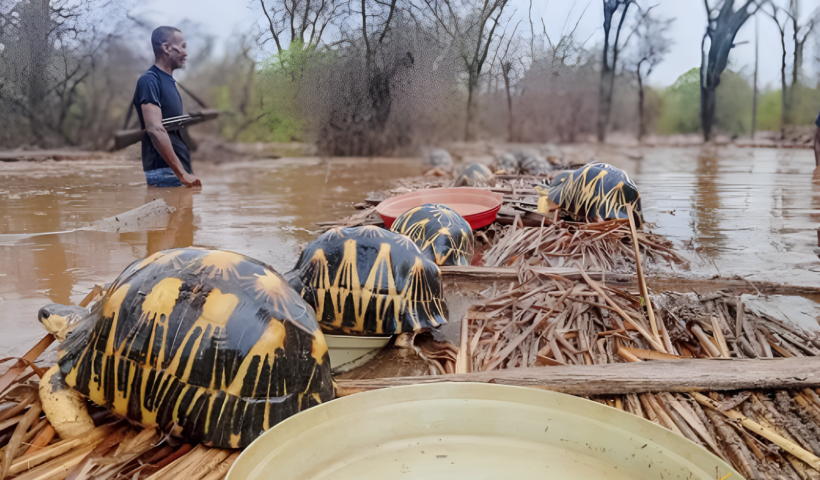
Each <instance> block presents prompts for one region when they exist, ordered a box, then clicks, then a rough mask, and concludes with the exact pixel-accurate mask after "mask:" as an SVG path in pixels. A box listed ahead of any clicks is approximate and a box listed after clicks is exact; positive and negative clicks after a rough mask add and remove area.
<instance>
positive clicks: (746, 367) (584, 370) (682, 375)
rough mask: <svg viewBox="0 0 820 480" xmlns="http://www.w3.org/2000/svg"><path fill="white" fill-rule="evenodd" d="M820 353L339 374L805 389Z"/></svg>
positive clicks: (594, 391) (616, 386)
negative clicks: (446, 372) (471, 370)
mask: <svg viewBox="0 0 820 480" xmlns="http://www.w3.org/2000/svg"><path fill="white" fill-rule="evenodd" d="M819 370H820V357H792V358H784V359H777V360H741V359H732V360H731V361H726V360H706V359H694V360H689V359H686V360H672V361H643V362H635V363H611V364H599V365H566V366H554V367H530V368H510V369H504V370H493V371H490V372H475V373H461V374H451V375H437V376H424V377H394V378H379V379H360V380H352V379H351V380H345V379H339V380H338V384H339V389H338V390H337V396H345V395H350V394H353V393H358V392H363V391H367V390H377V389H380V388H387V387H396V386H401V385H416V384H432V383H441V382H479V383H495V384H501V385H515V386H522V387H533V388H539V389H542V390H552V391H555V392H563V393H569V394H571V395H620V394H624V393H647V392H699V391H700V392H702V391H713V392H720V391H731V390H747V389H800V388H816V387H818V386H820V374H819V373H818V371H819Z"/></svg>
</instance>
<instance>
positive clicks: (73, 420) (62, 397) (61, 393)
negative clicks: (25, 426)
mask: <svg viewBox="0 0 820 480" xmlns="http://www.w3.org/2000/svg"><path fill="white" fill-rule="evenodd" d="M40 402H41V403H42V404H43V411H44V412H45V413H46V418H48V421H49V422H51V425H52V426H53V427H54V430H55V431H56V432H57V434H58V435H60V437H61V438H64V439H65V438H73V437H79V436H80V435H84V434H86V433H88V432H90V431H91V430H94V422H93V421H92V420H91V416H90V415H89V414H88V408H86V405H85V398H83V396H82V395H80V394H79V392H77V391H76V390H74V389H73V388H71V387H69V386H68V385H67V384H66V383H65V381H64V380H63V374H62V373H61V372H60V367H59V366H58V365H54V366H53V367H51V369H49V371H48V372H46V374H45V375H44V376H43V378H42V379H40Z"/></svg>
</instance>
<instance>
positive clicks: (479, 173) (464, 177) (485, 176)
mask: <svg viewBox="0 0 820 480" xmlns="http://www.w3.org/2000/svg"><path fill="white" fill-rule="evenodd" d="M453 186H454V187H494V186H495V175H493V172H492V171H491V170H490V168H489V167H487V166H486V165H482V164H480V163H471V164H469V165H467V166H466V167H464V169H463V170H462V171H461V173H459V174H458V176H457V177H456V180H455V182H453Z"/></svg>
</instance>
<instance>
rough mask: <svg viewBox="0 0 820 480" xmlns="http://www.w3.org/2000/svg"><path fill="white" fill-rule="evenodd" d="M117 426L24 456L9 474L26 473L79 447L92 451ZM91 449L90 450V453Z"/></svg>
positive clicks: (15, 463)
mask: <svg viewBox="0 0 820 480" xmlns="http://www.w3.org/2000/svg"><path fill="white" fill-rule="evenodd" d="M116 426H117V424H109V425H104V426H102V427H98V428H95V429H94V430H92V431H91V433H89V434H88V435H85V436H84V437H80V438H73V439H71V440H63V441H61V442H58V443H55V444H53V445H49V446H48V447H45V448H43V449H42V450H39V451H36V452H34V453H31V454H28V455H23V456H22V457H20V458H18V459H17V460H15V461H14V463H12V465H11V468H10V469H9V474H10V475H16V474H18V473H20V472H24V471H26V470H28V469H30V468H33V467H35V466H37V465H40V464H41V463H45V462H47V461H49V460H51V459H54V458H56V457H60V456H61V455H64V454H66V453H67V452H69V451H71V450H73V449H75V448H78V447H85V446H89V445H91V449H93V448H94V447H96V446H97V444H98V443H100V442H101V441H102V440H103V438H105V437H106V436H107V435H108V434H110V433H111V432H112V431H113V429H114V428H115V427H116ZM91 449H89V451H90V450H91ZM78 463H79V460H78ZM66 472H68V470H66Z"/></svg>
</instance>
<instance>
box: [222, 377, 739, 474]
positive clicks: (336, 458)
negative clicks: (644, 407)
mask: <svg viewBox="0 0 820 480" xmlns="http://www.w3.org/2000/svg"><path fill="white" fill-rule="evenodd" d="M728 473H731V476H730V477H729V478H730V479H731V480H738V479H741V478H742V477H741V476H740V474H738V473H737V472H736V471H735V470H734V469H732V467H731V466H729V465H727V464H726V463H725V462H723V461H722V460H720V459H719V458H717V457H716V456H714V455H712V454H711V453H709V452H708V451H706V450H705V449H703V448H702V447H700V446H698V445H695V444H694V443H692V442H690V441H688V440H686V439H685V438H683V437H680V436H678V435H676V434H674V433H672V432H670V431H668V430H665V429H663V428H661V427H659V426H657V425H655V424H653V423H651V422H649V421H647V420H644V419H642V418H638V417H637V416H634V415H632V414H629V413H626V412H622V411H619V410H616V409H614V408H609V407H606V406H604V405H601V404H599V403H595V402H592V401H589V400H584V399H581V398H577V397H573V396H570V395H565V394H560V393H554V392H547V391H540V390H535V389H530V388H522V387H509V386H502V385H489V384H471V383H440V384H430V385H413V386H407V387H397V388H390V389H384V390H377V391H372V392H366V393H359V394H355V395H351V396H348V397H343V398H340V399H337V400H333V401H331V402H328V403H326V404H324V405H321V406H318V407H314V408H312V409H310V410H307V411H305V412H302V413H299V414H297V415H295V416H293V417H291V418H289V419H287V420H285V421H284V422H282V423H280V424H279V425H277V426H275V427H274V428H272V429H271V430H269V431H268V432H266V433H265V434H263V435H262V436H261V437H259V438H258V439H257V440H256V441H255V442H254V443H253V444H251V445H250V446H249V447H248V448H247V449H246V450H245V451H244V452H243V453H242V455H241V456H240V457H239V459H238V460H237V461H236V463H235V464H234V465H233V467H232V468H231V470H230V472H229V473H228V477H227V478H228V480H261V479H277V480H296V479H300V480H301V479H305V480H307V479H357V480H388V479H402V480H407V479H414V480H415V479H419V480H420V479H425V480H437V479H441V480H445V479H446V480H461V479H464V480H468V479H469V480H482V479H499V480H502V479H504V480H506V479H515V480H528V479H533V480H535V479H538V480H545V479H561V480H565V479H575V478H578V479H596V480H597V479H658V480H659V479H662V478H663V479H687V480H696V479H700V480H716V479H721V478H723V477H724V476H725V475H726V474H728Z"/></svg>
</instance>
